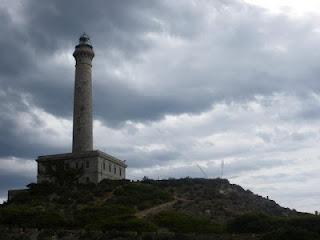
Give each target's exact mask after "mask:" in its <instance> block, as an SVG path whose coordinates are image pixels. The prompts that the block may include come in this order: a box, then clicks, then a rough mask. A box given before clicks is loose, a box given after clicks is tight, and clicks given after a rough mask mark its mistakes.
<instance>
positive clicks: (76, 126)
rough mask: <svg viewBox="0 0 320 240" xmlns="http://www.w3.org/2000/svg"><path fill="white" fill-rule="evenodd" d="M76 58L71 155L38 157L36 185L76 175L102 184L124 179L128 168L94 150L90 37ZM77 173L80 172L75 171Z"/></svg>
mask: <svg viewBox="0 0 320 240" xmlns="http://www.w3.org/2000/svg"><path fill="white" fill-rule="evenodd" d="M73 56H74V58H75V62H76V64H75V81H74V107H73V139H72V152H71V153H63V154H55V155H46V156H39V157H38V158H37V159H36V161H37V163H38V175H37V181H38V183H41V182H46V181H47V182H55V181H59V182H61V180H63V179H61V177H62V176H66V177H65V178H66V181H67V180H68V181H70V179H72V177H71V176H72V174H74V173H75V172H79V173H81V175H79V177H77V178H73V179H74V180H75V181H77V182H79V183H89V182H92V183H99V182H100V181H101V180H103V179H124V178H125V176H126V167H127V165H126V164H125V161H122V160H120V159H118V158H116V157H113V156H111V155H109V154H107V153H104V152H102V151H99V150H94V149H93V134H92V120H93V119H92V59H93V57H94V52H93V47H92V44H91V42H90V38H89V36H88V35H87V34H85V33H84V34H82V35H81V36H80V38H79V43H78V44H77V45H76V47H75V50H74V52H73ZM75 169H78V170H79V171H74V170H75ZM69 170H70V174H69V175H68V171H69ZM57 171H58V172H57ZM59 171H60V172H59ZM60 173H61V174H60Z"/></svg>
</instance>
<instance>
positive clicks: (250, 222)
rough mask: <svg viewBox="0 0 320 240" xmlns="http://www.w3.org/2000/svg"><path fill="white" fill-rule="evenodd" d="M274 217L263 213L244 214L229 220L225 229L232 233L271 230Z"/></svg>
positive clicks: (273, 224)
mask: <svg viewBox="0 0 320 240" xmlns="http://www.w3.org/2000/svg"><path fill="white" fill-rule="evenodd" d="M275 223H276V219H275V218H273V217H270V216H267V215H263V214H245V215H242V216H239V217H236V218H235V219H233V220H231V221H230V222H229V223H228V224H227V229H228V231H229V232H232V233H266V232H270V231H271V230H273V227H274V226H275Z"/></svg>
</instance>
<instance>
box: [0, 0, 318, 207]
mask: <svg viewBox="0 0 320 240" xmlns="http://www.w3.org/2000/svg"><path fill="white" fill-rule="evenodd" d="M248 2H249V1H242V0H217V1H207V0H200V1H192V0H190V1H189V0H188V1H185V0H183V1H182V0H181V1H180V0H178V1H169V0H165V1H150V0H138V1H129V0H124V1H116V0H114V1H113V0H111V1H102V0H96V1H92V2H90V3H89V2H88V1H85V0H70V1H63V0H57V1H49V0H43V1H34V0H30V1H22V0H16V1H9V0H4V1H3V2H2V3H1V4H0V30H1V36H2V37H1V38H0V45H1V49H2V57H1V58H0V84H1V89H0V113H1V115H0V143H1V146H0V162H1V166H4V167H1V168H0V182H2V184H1V186H0V198H5V193H6V190H7V189H8V188H11V187H22V186H23V185H25V184H28V183H29V182H30V181H34V180H35V174H36V173H35V162H33V160H32V159H35V158H36V157H37V156H38V155H45V154H53V153H62V152H68V151H70V148H71V137H72V99H73V84H74V59H73V57H72V52H73V50H74V46H75V45H76V44H77V41H78V37H79V35H80V34H81V33H82V32H86V33H88V34H89V35H90V37H91V41H92V43H93V47H94V51H95V54H96V56H95V58H94V60H93V83H94V116H95V121H94V141H95V146H96V148H99V149H101V150H103V151H106V152H108V153H110V154H114V155H115V156H117V157H119V158H122V159H126V160H127V163H128V165H129V168H128V177H129V178H134V179H138V178H142V177H143V176H149V177H154V178H158V177H159V178H168V177H185V176H192V177H202V176H203V175H202V173H201V171H200V170H199V168H198V166H201V167H202V168H203V169H204V171H205V172H206V173H207V175H208V176H209V177H218V176H220V174H221V169H220V168H221V162H222V161H224V163H225V171H224V177H227V178H229V179H230V180H231V181H232V182H235V183H238V184H241V185H243V186H244V187H246V188H250V189H251V190H253V191H256V192H257V193H259V194H263V195H269V196H270V197H271V198H274V199H275V200H277V201H278V202H280V203H281V204H283V205H285V206H288V207H292V208H297V209H299V210H306V211H314V210H316V209H318V208H319V207H320V206H319V205H317V204H316V202H317V200H320V193H319V192H315V190H314V189H315V186H316V182H319V181H320V178H319V177H318V176H317V174H314V173H315V172H316V171H318V172H319V170H320V163H319V158H320V152H319V151H318V145H319V140H320V121H319V117H320V93H319V90H320V81H319V73H320V70H319V69H320V61H319V59H320V52H319V51H317V49H319V47H320V29H319V27H318V26H319V22H320V13H319V12H318V13H317V12H313V13H310V12H305V13H301V14H300V15H299V16H296V15H293V14H292V12H293V11H291V10H290V9H289V8H279V9H277V11H275V12H274V11H270V9H267V8H266V6H264V5H259V6H258V5H253V4H250V3H248ZM271 2H272V1H271ZM9 163H10V164H9ZM25 168H26V169H27V170H26V171H25V170H24V169H25ZM12 169H16V170H15V171H13V170H12ZM301 182H305V183H308V185H307V186H308V187H306V185H303V184H300V183H301ZM302 190H303V191H302ZM298 192H301V194H300V195H299V194H297V193H298ZM288 196H291V197H290V198H289V197H288ZM301 199H302V200H301ZM318 202H319V201H318Z"/></svg>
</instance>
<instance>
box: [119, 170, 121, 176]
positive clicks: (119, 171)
mask: <svg viewBox="0 0 320 240" xmlns="http://www.w3.org/2000/svg"><path fill="white" fill-rule="evenodd" d="M119 175H120V176H121V168H119Z"/></svg>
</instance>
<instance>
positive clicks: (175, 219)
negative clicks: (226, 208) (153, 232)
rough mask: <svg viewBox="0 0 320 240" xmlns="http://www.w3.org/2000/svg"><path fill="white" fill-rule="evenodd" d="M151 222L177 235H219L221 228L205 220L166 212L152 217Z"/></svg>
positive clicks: (179, 213)
mask: <svg viewBox="0 0 320 240" xmlns="http://www.w3.org/2000/svg"><path fill="white" fill-rule="evenodd" d="M153 221H154V222H155V223H156V224H157V225H159V226H161V227H165V228H167V229H169V230H170V231H172V232H177V233H221V232H222V230H223V229H222V226H221V225H218V224H215V223H212V222H210V220H209V219H207V218H200V217H195V216H191V215H187V214H184V213H181V212H175V211H166V212H161V213H159V214H157V215H156V216H154V218H153Z"/></svg>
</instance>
